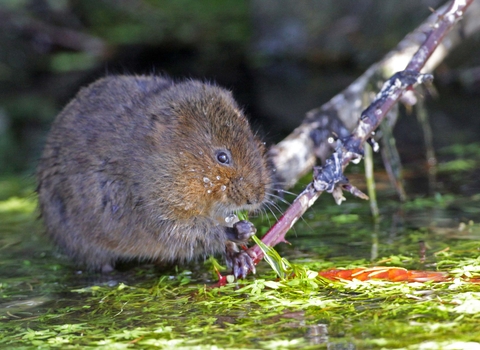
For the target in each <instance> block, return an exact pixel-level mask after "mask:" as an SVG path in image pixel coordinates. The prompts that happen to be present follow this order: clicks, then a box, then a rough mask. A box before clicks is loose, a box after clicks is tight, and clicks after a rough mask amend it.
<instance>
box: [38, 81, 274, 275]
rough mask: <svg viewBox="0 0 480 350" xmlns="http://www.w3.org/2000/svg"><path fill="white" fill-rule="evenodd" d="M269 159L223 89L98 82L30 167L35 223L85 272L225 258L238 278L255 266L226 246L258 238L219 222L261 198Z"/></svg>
mask: <svg viewBox="0 0 480 350" xmlns="http://www.w3.org/2000/svg"><path fill="white" fill-rule="evenodd" d="M265 153H266V150H265V147H264V145H263V144H262V143H261V142H260V141H259V140H258V139H257V138H256V137H255V135H254V134H253V133H252V131H251V128H250V126H249V124H248V121H247V119H246V118H245V116H244V115H243V113H242V111H241V110H240V109H239V107H238V106H237V104H236V102H235V101H234V99H233V97H232V95H231V93H230V92H228V91H226V90H224V89H222V88H220V87H217V86H214V85H210V84H206V83H201V82H199V81H194V80H189V81H184V82H179V83H176V82H173V81H171V80H169V79H166V78H163V77H158V76H111V77H106V78H103V79H100V80H98V81H96V82H94V83H93V84H91V85H90V86H88V87H86V88H83V89H82V90H81V91H80V92H79V93H78V95H77V96H76V97H75V98H74V99H73V100H72V101H71V102H70V103H69V104H68V105H67V106H66V107H65V108H64V110H63V111H62V112H61V113H60V114H59V115H58V117H57V118H56V120H55V121H54V123H53V126H52V129H51V131H50V134H49V135H48V138H47V141H46V146H45V149H44V151H43V154H42V157H41V159H40V163H39V166H38V169H37V179H38V196H39V207H40V212H41V216H42V218H43V221H44V223H45V226H46V230H47V233H48V234H49V235H50V236H51V237H52V238H53V239H54V241H55V242H56V243H57V244H59V245H60V246H61V247H62V248H63V249H64V251H65V252H66V253H67V254H68V255H70V256H71V257H72V258H73V259H74V261H75V262H77V263H78V264H79V265H81V266H85V267H87V268H90V269H94V270H103V271H109V270H111V269H112V268H113V267H114V266H115V262H116V261H118V260H128V259H150V260H157V261H164V262H175V261H178V262H182V261H189V260H191V259H194V258H196V257H202V256H206V255H210V254H215V253H225V254H226V256H227V261H228V262H229V263H230V264H231V265H233V266H234V267H235V268H236V273H237V274H240V275H241V274H242V271H244V270H245V269H247V268H248V267H249V265H250V264H251V259H250V258H249V256H247V255H246V254H244V253H243V254H242V253H237V251H238V250H237V249H236V246H235V243H234V242H237V243H242V242H245V241H246V240H248V238H250V236H251V235H252V234H253V233H254V231H255V230H254V228H253V225H251V224H250V223H248V222H245V221H241V222H239V223H238V224H237V225H235V226H234V228H231V227H228V225H227V224H226V222H225V218H226V217H228V216H229V215H230V214H232V213H233V212H235V211H236V210H239V209H247V210H255V209H259V208H260V207H261V205H262V204H263V203H265V202H266V201H267V196H268V190H269V188H270V186H271V181H272V180H271V170H270V169H269V166H268V164H267V158H266V155H265ZM244 272H245V271H244Z"/></svg>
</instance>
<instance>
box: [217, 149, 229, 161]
mask: <svg viewBox="0 0 480 350" xmlns="http://www.w3.org/2000/svg"><path fill="white" fill-rule="evenodd" d="M217 161H218V162H219V163H220V164H230V162H231V155H230V152H228V151H217Z"/></svg>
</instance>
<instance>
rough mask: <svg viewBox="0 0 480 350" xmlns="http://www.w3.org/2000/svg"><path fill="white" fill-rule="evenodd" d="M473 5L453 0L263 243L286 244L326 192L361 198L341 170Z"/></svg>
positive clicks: (258, 253)
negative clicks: (400, 70) (342, 191)
mask: <svg viewBox="0 0 480 350" xmlns="http://www.w3.org/2000/svg"><path fill="white" fill-rule="evenodd" d="M472 2H473V0H455V1H453V2H452V3H451V5H450V6H449V8H448V9H447V10H446V12H445V13H444V14H443V15H441V16H439V18H438V21H437V23H435V24H434V25H433V26H432V30H431V31H430V33H429V34H428V35H427V38H426V40H425V42H424V43H423V44H422V45H421V46H420V48H419V49H418V51H417V52H416V53H415V54H414V56H413V57H412V59H411V61H410V63H409V64H408V65H407V67H406V69H405V70H404V71H402V72H399V73H396V74H394V75H393V76H392V77H391V78H390V79H389V80H388V81H387V82H386V83H385V84H384V86H383V87H382V90H381V91H380V93H379V94H378V95H377V96H376V98H375V100H374V101H373V102H372V104H371V105H370V106H369V107H368V108H367V109H366V110H365V111H364V112H362V115H361V117H360V120H359V122H358V125H357V127H356V128H355V129H354V131H353V132H352V134H351V135H350V136H349V137H348V138H346V139H344V140H339V141H338V144H337V149H336V151H335V153H334V154H333V155H332V156H331V157H330V158H329V159H327V161H326V163H325V165H324V166H323V167H316V168H314V181H313V182H312V183H310V184H309V185H308V186H307V188H306V189H305V190H304V191H303V192H302V193H301V194H300V195H299V196H298V197H297V198H296V199H295V201H294V202H293V203H292V205H291V206H290V207H289V208H288V209H287V210H286V211H285V213H284V214H283V216H282V217H281V218H280V219H279V220H278V221H277V222H276V223H275V224H274V225H273V226H272V227H271V228H270V230H269V231H268V232H267V233H266V234H265V235H264V237H263V238H262V242H263V243H264V244H266V245H268V246H275V245H276V244H278V243H280V242H286V240H285V235H286V233H287V232H288V231H289V230H290V228H292V226H293V225H294V224H295V222H296V221H297V220H298V219H299V218H300V217H301V216H302V215H303V214H304V213H305V211H306V210H307V209H308V208H309V207H310V206H312V205H313V203H314V202H315V201H316V200H317V199H318V197H320V195H321V194H322V193H323V191H325V190H326V191H327V192H330V193H332V192H333V194H334V197H336V200H337V202H341V201H342V199H343V198H342V195H341V190H342V189H343V190H349V191H350V192H352V193H353V194H354V195H357V196H360V197H361V196H362V195H363V194H362V193H361V192H360V191H358V190H357V189H356V188H355V187H353V186H352V185H350V184H349V183H348V180H346V178H345V177H344V176H343V170H344V168H345V167H346V166H347V165H348V164H349V163H350V162H352V161H353V162H358V161H360V160H361V157H362V156H363V145H364V143H365V142H366V141H367V140H369V139H370V138H371V136H372V133H373V132H374V131H375V130H376V128H377V127H378V126H379V125H380V123H381V121H382V120H383V119H384V118H385V115H386V114H387V112H388V111H389V110H390V109H391V108H392V107H393V106H394V105H395V104H396V103H397V102H398V100H399V99H400V97H401V96H402V94H403V92H404V91H406V90H407V89H411V87H412V86H413V85H414V84H417V83H418V84H421V83H424V82H427V81H431V80H432V76H431V75H429V74H425V75H424V74H420V73H419V72H420V70H421V69H422V68H423V66H424V65H425V63H426V62H427V60H428V58H429V57H430V56H431V55H432V53H433V52H434V51H435V49H436V48H437V46H438V45H439V44H440V42H441V40H442V38H443V37H444V36H445V35H446V33H447V32H448V31H449V30H450V29H451V28H452V27H453V26H454V24H455V23H456V22H457V21H458V20H459V19H460V18H461V17H462V15H463V13H464V12H465V10H466V9H467V8H468V6H469V5H470V4H471V3H472ZM363 196H365V195H363ZM365 197H366V196H365ZM248 253H249V254H250V255H251V256H254V257H255V262H258V261H260V260H261V259H262V258H263V252H262V250H261V249H260V248H259V247H258V246H257V245H255V246H253V247H251V248H249V249H248Z"/></svg>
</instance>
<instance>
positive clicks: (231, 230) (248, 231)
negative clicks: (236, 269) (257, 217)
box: [227, 220, 257, 244]
mask: <svg viewBox="0 0 480 350" xmlns="http://www.w3.org/2000/svg"><path fill="white" fill-rule="evenodd" d="M256 232H257V229H256V228H255V226H253V224H252V223H251V222H250V221H246V220H241V221H238V222H236V223H235V224H234V225H233V227H227V237H228V239H229V240H230V241H232V242H235V243H240V244H245V243H247V242H248V240H249V239H250V238H251V237H252V236H253V235H254V234H255V233H256Z"/></svg>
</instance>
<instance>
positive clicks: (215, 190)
mask: <svg viewBox="0 0 480 350" xmlns="http://www.w3.org/2000/svg"><path fill="white" fill-rule="evenodd" d="M169 96H170V98H169ZM167 98H168V99H169V106H170V108H171V111H170V113H171V115H172V119H176V121H175V127H173V129H172V138H171V142H170V143H171V145H172V150H171V151H172V154H173V158H172V162H174V163H175V165H176V173H177V174H176V179H174V181H175V187H176V188H180V189H183V190H184V191H183V193H184V195H183V196H182V200H181V203H179V204H180V205H181V206H183V208H185V210H187V211H192V212H196V214H197V215H206V216H222V215H226V214H228V213H230V212H232V211H235V210H240V209H247V210H254V209H258V208H259V207H260V206H261V205H262V203H264V202H265V201H266V196H267V191H268V189H269V188H270V187H271V182H272V180H271V170H270V169H269V167H268V165H267V159H266V149H265V146H264V145H263V143H262V142H260V141H259V139H258V138H257V137H256V136H255V135H254V134H253V132H252V130H251V128H250V125H249V123H248V121H247V119H246V118H245V116H244V115H243V113H242V111H241V110H240V109H239V107H238V106H237V104H236V102H235V101H234V99H233V97H232V95H231V93H230V92H228V91H226V90H224V89H222V88H219V87H216V86H212V85H209V84H203V83H200V82H197V81H188V82H184V83H180V84H176V85H174V86H173V87H172V88H171V89H170V90H169V91H168V92H167Z"/></svg>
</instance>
